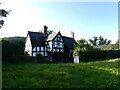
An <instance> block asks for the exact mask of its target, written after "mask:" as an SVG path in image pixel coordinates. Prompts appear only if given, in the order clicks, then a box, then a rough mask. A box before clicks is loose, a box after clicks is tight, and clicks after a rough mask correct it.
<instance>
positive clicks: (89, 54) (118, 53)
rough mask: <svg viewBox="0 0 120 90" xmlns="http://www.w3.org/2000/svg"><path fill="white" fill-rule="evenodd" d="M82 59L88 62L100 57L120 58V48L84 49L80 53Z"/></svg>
mask: <svg viewBox="0 0 120 90" xmlns="http://www.w3.org/2000/svg"><path fill="white" fill-rule="evenodd" d="M79 57H80V61H81V62H87V61H91V60H99V59H113V58H120V50H107V51H102V50H94V51H84V52H81V53H80V56H79Z"/></svg>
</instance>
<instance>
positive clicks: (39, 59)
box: [36, 54, 43, 62]
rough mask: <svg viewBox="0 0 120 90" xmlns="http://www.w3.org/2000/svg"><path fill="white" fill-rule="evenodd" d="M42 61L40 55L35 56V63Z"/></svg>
mask: <svg viewBox="0 0 120 90" xmlns="http://www.w3.org/2000/svg"><path fill="white" fill-rule="evenodd" d="M42 59H43V56H42V54H36V60H37V62H41V61H42Z"/></svg>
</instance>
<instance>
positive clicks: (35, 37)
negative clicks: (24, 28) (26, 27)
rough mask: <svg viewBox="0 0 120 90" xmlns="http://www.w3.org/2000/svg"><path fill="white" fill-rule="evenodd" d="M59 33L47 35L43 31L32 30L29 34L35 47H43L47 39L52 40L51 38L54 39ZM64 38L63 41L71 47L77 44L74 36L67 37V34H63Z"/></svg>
mask: <svg viewBox="0 0 120 90" xmlns="http://www.w3.org/2000/svg"><path fill="white" fill-rule="evenodd" d="M59 33H60V32H58V33H53V34H50V35H49V36H47V35H44V34H43V33H40V32H31V31H28V35H29V36H30V40H31V44H32V46H33V47H42V46H45V43H44V42H45V41H51V40H53V39H54V37H55V36H56V35H57V34H59ZM60 34H61V33H60ZM28 35H27V36H28ZM61 36H62V35H61ZM62 38H63V41H64V43H65V45H66V46H67V47H68V48H70V49H73V48H74V44H75V40H74V38H70V37H66V36H62Z"/></svg>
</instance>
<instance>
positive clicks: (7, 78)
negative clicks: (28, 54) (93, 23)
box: [2, 58, 120, 88]
mask: <svg viewBox="0 0 120 90" xmlns="http://www.w3.org/2000/svg"><path fill="white" fill-rule="evenodd" d="M119 61H120V58H118V59H111V60H105V61H96V62H88V63H79V64H74V63H67V64H39V63H21V64H20V63H19V64H4V65H3V68H2V75H3V76H2V85H3V88H118V86H119V85H118V83H119V82H118V81H119V80H118V77H119V76H118V62H119Z"/></svg>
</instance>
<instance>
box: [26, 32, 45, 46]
mask: <svg viewBox="0 0 120 90" xmlns="http://www.w3.org/2000/svg"><path fill="white" fill-rule="evenodd" d="M28 35H29V36H30V40H31V44H32V46H33V47H41V46H45V43H44V41H45V39H46V38H47V35H44V34H43V33H40V32H31V31H28Z"/></svg>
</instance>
